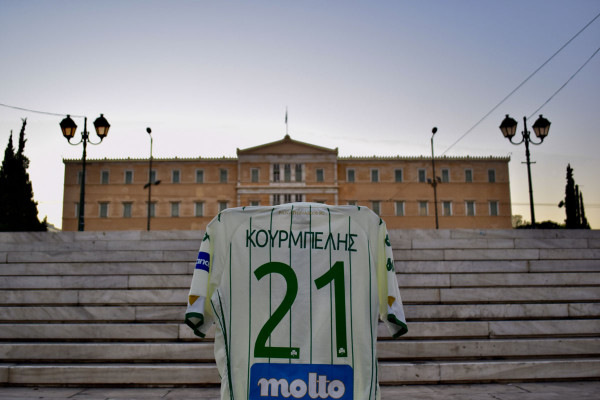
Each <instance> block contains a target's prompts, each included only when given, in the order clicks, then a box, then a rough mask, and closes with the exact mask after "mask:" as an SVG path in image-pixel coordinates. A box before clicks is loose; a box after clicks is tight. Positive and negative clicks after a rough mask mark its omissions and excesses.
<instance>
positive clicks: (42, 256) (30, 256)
mask: <svg viewBox="0 0 600 400" xmlns="http://www.w3.org/2000/svg"><path fill="white" fill-rule="evenodd" d="M1 254H2V252H0V255H1ZM5 255H6V260H5V261H4V262H5V263H77V262H79V263H81V262H93V263H98V262H177V261H190V260H195V259H196V258H197V255H198V251H197V250H115V251H68V250H63V249H61V248H60V247H59V248H58V249H55V250H54V251H9V252H6V253H5Z"/></svg>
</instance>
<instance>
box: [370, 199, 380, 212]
mask: <svg viewBox="0 0 600 400" xmlns="http://www.w3.org/2000/svg"><path fill="white" fill-rule="evenodd" d="M371 209H372V210H373V212H374V213H375V214H377V215H379V214H380V213H381V202H380V201H372V202H371Z"/></svg>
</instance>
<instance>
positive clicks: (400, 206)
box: [396, 201, 404, 217]
mask: <svg viewBox="0 0 600 400" xmlns="http://www.w3.org/2000/svg"><path fill="white" fill-rule="evenodd" d="M396 216H397V217H404V201H397V202H396Z"/></svg>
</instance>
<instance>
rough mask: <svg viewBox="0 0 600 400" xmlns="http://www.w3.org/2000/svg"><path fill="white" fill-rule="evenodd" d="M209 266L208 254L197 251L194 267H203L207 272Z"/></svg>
mask: <svg viewBox="0 0 600 400" xmlns="http://www.w3.org/2000/svg"><path fill="white" fill-rule="evenodd" d="M209 267H210V254H208V253H207V252H205V251H201V252H200V253H198V259H197V260H196V269H203V270H204V271H206V272H208V268H209Z"/></svg>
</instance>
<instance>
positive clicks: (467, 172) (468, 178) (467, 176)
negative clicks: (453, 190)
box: [465, 169, 473, 183]
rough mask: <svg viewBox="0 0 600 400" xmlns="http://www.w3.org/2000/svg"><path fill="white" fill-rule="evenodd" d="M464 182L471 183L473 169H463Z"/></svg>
mask: <svg viewBox="0 0 600 400" xmlns="http://www.w3.org/2000/svg"><path fill="white" fill-rule="evenodd" d="M465 182H467V183H471V182H473V170H472V169H465Z"/></svg>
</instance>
